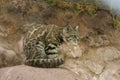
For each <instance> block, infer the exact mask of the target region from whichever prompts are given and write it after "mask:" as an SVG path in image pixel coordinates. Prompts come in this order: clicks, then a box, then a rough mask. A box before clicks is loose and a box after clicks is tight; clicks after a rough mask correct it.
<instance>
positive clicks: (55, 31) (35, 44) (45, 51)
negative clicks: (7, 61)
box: [23, 24, 79, 68]
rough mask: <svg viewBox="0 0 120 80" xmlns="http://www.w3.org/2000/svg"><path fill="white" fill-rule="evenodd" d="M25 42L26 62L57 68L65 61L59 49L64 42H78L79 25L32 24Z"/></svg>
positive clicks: (30, 64) (27, 63)
mask: <svg viewBox="0 0 120 80" xmlns="http://www.w3.org/2000/svg"><path fill="white" fill-rule="evenodd" d="M28 26H29V27H31V28H30V29H29V31H28V32H27V33H26V35H25V37H24V42H23V50H24V53H25V56H26V61H25V64H26V65H29V66H34V67H42V68H55V67H58V66H59V65H61V64H63V63H64V59H63V58H60V57H59V55H58V54H59V53H58V49H59V46H60V45H61V44H63V43H64V42H73V43H75V44H77V42H78V40H79V38H78V26H75V27H73V26H71V25H67V26H65V27H59V26H57V25H54V24H50V25H42V24H31V25H28Z"/></svg>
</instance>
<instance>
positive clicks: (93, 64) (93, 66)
mask: <svg viewBox="0 0 120 80" xmlns="http://www.w3.org/2000/svg"><path fill="white" fill-rule="evenodd" d="M84 64H85V66H86V67H88V68H89V69H90V70H91V71H92V72H93V73H95V74H100V73H101V72H102V71H103V69H104V67H105V66H104V64H100V63H98V62H97V61H93V60H85V61H84Z"/></svg>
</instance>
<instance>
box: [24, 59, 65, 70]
mask: <svg viewBox="0 0 120 80" xmlns="http://www.w3.org/2000/svg"><path fill="white" fill-rule="evenodd" d="M63 63H64V60H63V59H62V58H52V59H29V60H26V62H25V64H26V65H29V66H33V67H41V68H56V67H58V66H59V65H61V64H63Z"/></svg>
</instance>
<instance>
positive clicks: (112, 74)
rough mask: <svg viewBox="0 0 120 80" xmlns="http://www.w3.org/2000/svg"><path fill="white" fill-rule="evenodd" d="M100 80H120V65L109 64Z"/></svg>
mask: <svg viewBox="0 0 120 80" xmlns="http://www.w3.org/2000/svg"><path fill="white" fill-rule="evenodd" d="M98 80H120V65H118V64H114V63H109V64H108V66H107V67H106V69H105V70H104V72H103V73H102V74H101V75H100V76H99V78H98Z"/></svg>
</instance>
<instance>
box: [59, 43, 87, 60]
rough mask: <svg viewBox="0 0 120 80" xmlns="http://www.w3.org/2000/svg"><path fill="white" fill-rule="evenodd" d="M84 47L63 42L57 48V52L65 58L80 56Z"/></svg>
mask: <svg viewBox="0 0 120 80" xmlns="http://www.w3.org/2000/svg"><path fill="white" fill-rule="evenodd" d="M84 51H85V49H84V48H83V47H82V46H79V45H74V44H72V43H64V44H63V45H61V46H60V48H59V51H58V52H59V54H60V55H62V56H64V57H67V58H74V59H75V58H80V57H81V56H82V54H83V53H84Z"/></svg>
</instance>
